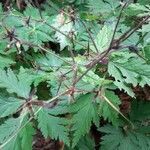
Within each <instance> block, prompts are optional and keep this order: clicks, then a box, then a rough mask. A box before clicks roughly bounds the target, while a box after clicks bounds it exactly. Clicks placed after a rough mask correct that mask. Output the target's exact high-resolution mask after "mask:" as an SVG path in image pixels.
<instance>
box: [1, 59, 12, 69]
mask: <svg viewBox="0 0 150 150" xmlns="http://www.w3.org/2000/svg"><path fill="white" fill-rule="evenodd" d="M14 63H15V62H14V61H13V60H11V59H10V58H7V57H2V56H0V69H3V68H5V67H9V66H10V65H11V64H14Z"/></svg>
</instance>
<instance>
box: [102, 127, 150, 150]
mask: <svg viewBox="0 0 150 150" xmlns="http://www.w3.org/2000/svg"><path fill="white" fill-rule="evenodd" d="M122 130H123V129H121V128H115V127H113V126H111V125H106V126H104V127H101V128H100V131H101V132H103V133H105V135H104V136H103V137H102V142H100V144H101V145H102V146H101V147H100V150H127V149H128V150H134V149H136V150H147V149H149V146H150V139H149V138H148V137H147V136H145V135H143V134H140V133H135V132H132V131H131V132H129V131H125V132H126V133H124V132H123V131H122Z"/></svg>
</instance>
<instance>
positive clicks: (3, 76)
mask: <svg viewBox="0 0 150 150" xmlns="http://www.w3.org/2000/svg"><path fill="white" fill-rule="evenodd" d="M31 83H32V80H30V77H29V76H28V75H23V74H22V73H21V70H20V74H18V75H17V76H16V75H15V74H14V72H13V71H12V70H11V69H8V70H7V72H6V71H4V70H0V87H2V88H6V89H7V91H8V92H9V93H16V94H17V95H18V96H21V97H24V98H28V97H29V93H30V89H31V88H30V85H31Z"/></svg>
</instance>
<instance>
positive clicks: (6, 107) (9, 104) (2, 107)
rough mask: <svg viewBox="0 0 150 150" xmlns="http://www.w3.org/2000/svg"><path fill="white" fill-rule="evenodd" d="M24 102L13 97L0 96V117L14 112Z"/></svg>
mask: <svg viewBox="0 0 150 150" xmlns="http://www.w3.org/2000/svg"><path fill="white" fill-rule="evenodd" d="M24 102H25V101H22V100H20V99H17V98H14V97H9V98H6V97H0V117H6V116H8V115H10V114H13V113H15V112H16V111H17V110H18V108H19V107H20V106H21V105H22V104H23V103H24Z"/></svg>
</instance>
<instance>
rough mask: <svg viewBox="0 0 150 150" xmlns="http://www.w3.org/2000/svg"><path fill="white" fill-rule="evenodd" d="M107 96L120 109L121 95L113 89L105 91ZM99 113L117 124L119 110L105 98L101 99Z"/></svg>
mask: <svg viewBox="0 0 150 150" xmlns="http://www.w3.org/2000/svg"><path fill="white" fill-rule="evenodd" d="M105 96H106V97H107V98H108V100H109V101H110V102H111V103H112V104H113V105H114V106H115V107H116V108H117V109H118V110H119V105H120V104H121V102H120V99H119V97H118V96H117V95H115V93H114V92H112V91H105ZM99 114H100V116H103V118H104V119H105V120H108V121H109V122H112V124H113V125H117V123H118V112H116V110H114V108H112V107H111V106H110V105H109V104H108V103H107V102H106V101H105V100H104V99H103V98H101V99H100V105H99Z"/></svg>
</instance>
